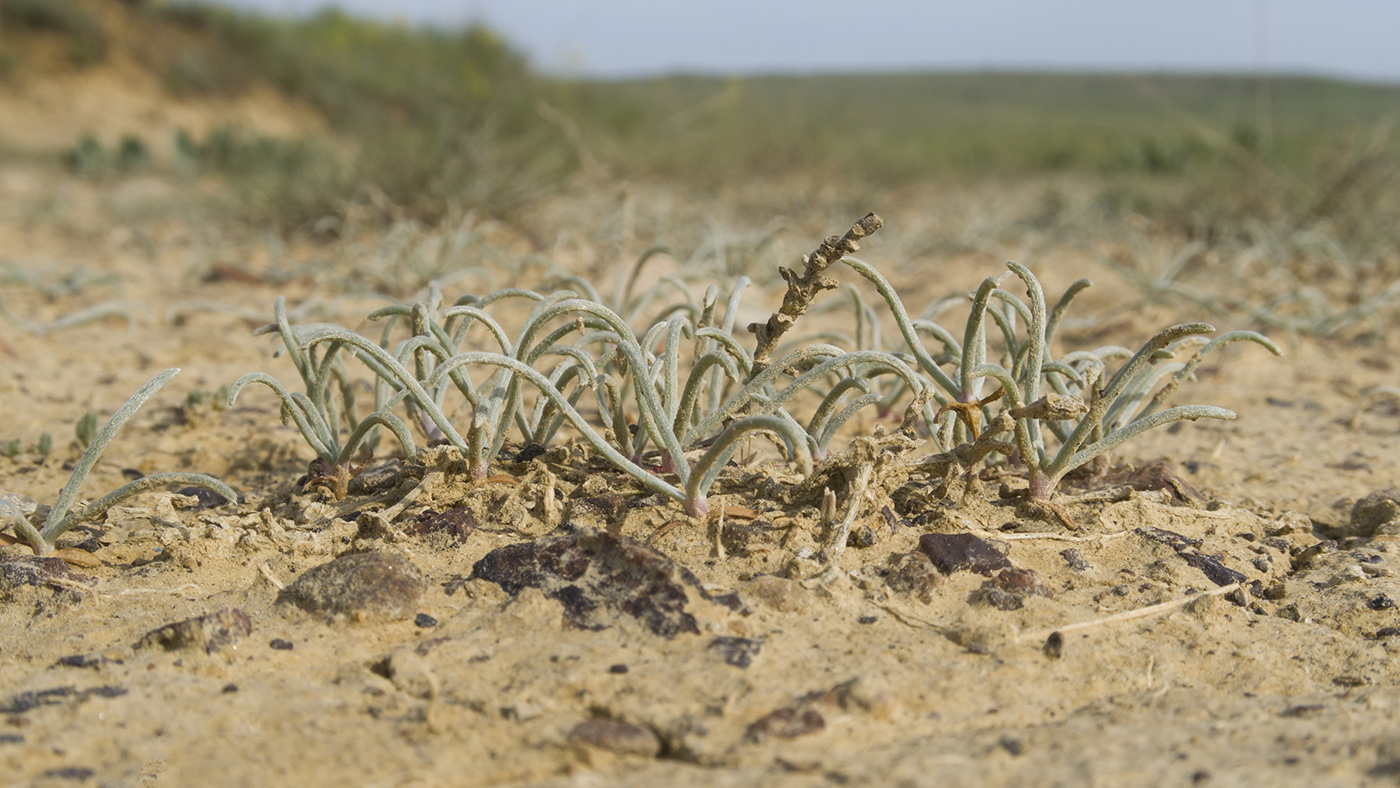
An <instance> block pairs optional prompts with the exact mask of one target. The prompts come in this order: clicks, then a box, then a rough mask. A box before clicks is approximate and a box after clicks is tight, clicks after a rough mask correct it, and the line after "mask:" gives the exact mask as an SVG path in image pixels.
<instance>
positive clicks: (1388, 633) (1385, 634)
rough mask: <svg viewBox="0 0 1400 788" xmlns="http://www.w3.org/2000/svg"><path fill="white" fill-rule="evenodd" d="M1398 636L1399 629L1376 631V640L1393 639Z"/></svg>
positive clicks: (1388, 628)
mask: <svg viewBox="0 0 1400 788" xmlns="http://www.w3.org/2000/svg"><path fill="white" fill-rule="evenodd" d="M1397 635H1400V627H1381V628H1380V629H1378V630H1376V637H1377V638H1393V637H1395V636H1397Z"/></svg>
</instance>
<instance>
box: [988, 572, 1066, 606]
mask: <svg viewBox="0 0 1400 788" xmlns="http://www.w3.org/2000/svg"><path fill="white" fill-rule="evenodd" d="M992 583H993V584H995V585H996V587H997V588H1000V589H1001V590H1003V591H1010V592H1013V593H1017V594H1023V595H1024V594H1031V595H1034V596H1043V597H1047V598H1050V599H1054V598H1055V594H1054V592H1052V591H1051V590H1050V589H1049V587H1047V586H1046V585H1045V582H1044V581H1042V580H1041V579H1040V575H1038V574H1036V573H1035V570H1032V569H1018V568H1016V567H1014V566H1013V567H1010V568H1007V569H1003V570H1001V571H1000V572H998V573H997V576H996V577H995V578H993V579H992Z"/></svg>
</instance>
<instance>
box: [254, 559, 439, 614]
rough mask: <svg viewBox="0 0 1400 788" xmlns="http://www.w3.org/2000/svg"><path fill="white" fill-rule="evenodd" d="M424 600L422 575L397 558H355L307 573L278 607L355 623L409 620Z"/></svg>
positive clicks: (284, 592)
mask: <svg viewBox="0 0 1400 788" xmlns="http://www.w3.org/2000/svg"><path fill="white" fill-rule="evenodd" d="M422 596H423V575H422V574H421V573H420V572H419V571H418V567H416V566H414V565H413V562H412V561H410V560H408V559H407V558H405V557H404V556H402V555H400V554H398V553H391V552H385V551H376V552H370V553H351V554H348V555H342V556H341V557H339V558H337V559H335V560H334V561H331V562H329V563H325V564H321V565H320V566H317V567H313V568H311V569H308V570H306V572H305V573H303V574H302V576H301V577H299V578H297V580H296V582H294V583H292V584H291V585H289V586H287V587H286V588H284V589H282V593H280V594H278V595H277V601H278V602H285V603H289V604H292V605H296V606H297V607H299V608H301V609H302V610H305V611H306V612H308V613H316V614H324V615H327V616H331V617H340V616H344V617H347V618H349V619H351V620H353V621H372V620H387V621H401V620H403V619H407V618H411V617H412V616H413V615H414V612H415V608H417V606H418V600H419V598H421V597H422Z"/></svg>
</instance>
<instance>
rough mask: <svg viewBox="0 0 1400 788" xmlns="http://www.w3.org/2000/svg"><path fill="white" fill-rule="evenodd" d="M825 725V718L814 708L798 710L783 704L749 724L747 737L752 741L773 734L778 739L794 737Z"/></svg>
mask: <svg viewBox="0 0 1400 788" xmlns="http://www.w3.org/2000/svg"><path fill="white" fill-rule="evenodd" d="M825 727H826V720H825V719H824V718H823V717H822V715H821V712H819V711H817V710H816V709H803V710H799V709H796V708H793V707H792V706H784V707H783V708H781V709H778V710H777V711H774V712H770V713H769V714H766V715H764V716H762V717H760V718H759V719H758V720H757V721H756V722H754V723H753V724H752V725H750V726H749V730H748V734H747V738H748V739H749V741H752V742H759V741H763V739H765V738H767V737H769V736H773V737H776V738H779V739H796V738H797V737H799V736H806V735H807V734H809V733H816V732H817V731H820V730H822V729H823V728H825Z"/></svg>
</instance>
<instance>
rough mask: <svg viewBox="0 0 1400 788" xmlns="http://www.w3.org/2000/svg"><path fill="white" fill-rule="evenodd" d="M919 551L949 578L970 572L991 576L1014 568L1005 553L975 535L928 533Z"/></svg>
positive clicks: (922, 537)
mask: <svg viewBox="0 0 1400 788" xmlns="http://www.w3.org/2000/svg"><path fill="white" fill-rule="evenodd" d="M919 549H920V550H921V551H923V553H924V555H926V556H928V557H929V560H930V561H932V562H933V565H934V566H935V567H937V568H938V571H940V572H942V573H943V574H945V575H950V574H952V573H954V572H957V571H959V570H963V569H966V570H969V571H972V572H976V573H977V574H979V575H988V576H990V575H991V574H992V572H995V571H996V570H998V569H1005V568H1007V567H1009V566H1011V562H1010V561H1009V560H1007V558H1006V554H1005V553H1003V552H1001V551H1000V550H998V549H997V548H996V547H994V546H992V543H991V542H988V541H987V540H985V539H982V538H980V537H977V536H974V535H972V534H924V535H923V536H920V537H919Z"/></svg>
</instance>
